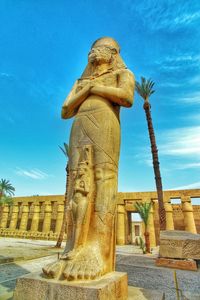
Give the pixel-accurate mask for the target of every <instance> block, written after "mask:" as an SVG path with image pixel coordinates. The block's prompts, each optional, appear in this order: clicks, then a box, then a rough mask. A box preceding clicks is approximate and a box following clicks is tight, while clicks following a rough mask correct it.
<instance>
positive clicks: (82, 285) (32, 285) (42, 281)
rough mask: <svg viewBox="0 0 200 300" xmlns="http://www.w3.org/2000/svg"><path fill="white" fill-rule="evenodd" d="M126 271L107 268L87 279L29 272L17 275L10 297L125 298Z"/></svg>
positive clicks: (36, 299)
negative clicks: (70, 278) (69, 279)
mask: <svg viewBox="0 0 200 300" xmlns="http://www.w3.org/2000/svg"><path fill="white" fill-rule="evenodd" d="M127 297H128V281H127V274H126V273H121V272H111V273H108V274H106V275H105V276H102V277H101V278H100V279H96V280H90V281H73V282H72V281H66V280H63V281H61V280H55V279H46V278H44V277H42V276H41V275H40V274H29V275H27V276H24V277H22V278H19V279H17V284H16V288H15V291H14V297H13V300H27V299H28V300H45V299H48V300H66V299H70V300H108V299H109V300H127Z"/></svg>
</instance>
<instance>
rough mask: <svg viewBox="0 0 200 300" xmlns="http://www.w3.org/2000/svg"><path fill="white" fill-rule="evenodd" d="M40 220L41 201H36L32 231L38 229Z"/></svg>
mask: <svg viewBox="0 0 200 300" xmlns="http://www.w3.org/2000/svg"><path fill="white" fill-rule="evenodd" d="M39 220H40V205H39V203H34V206H33V217H32V221H31V231H38V226H39Z"/></svg>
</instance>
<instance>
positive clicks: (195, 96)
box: [176, 92, 200, 104]
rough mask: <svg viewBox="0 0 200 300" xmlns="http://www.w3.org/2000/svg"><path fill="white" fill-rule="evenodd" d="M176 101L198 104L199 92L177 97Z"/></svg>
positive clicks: (199, 99)
mask: <svg viewBox="0 0 200 300" xmlns="http://www.w3.org/2000/svg"><path fill="white" fill-rule="evenodd" d="M176 101H177V102H181V103H183V104H200V92H196V93H193V94H191V95H188V96H186V97H182V98H179V99H177V100H176Z"/></svg>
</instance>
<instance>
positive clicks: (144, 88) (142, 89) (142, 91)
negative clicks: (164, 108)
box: [136, 77, 166, 230]
mask: <svg viewBox="0 0 200 300" xmlns="http://www.w3.org/2000/svg"><path fill="white" fill-rule="evenodd" d="M154 84H155V83H154V82H153V81H152V80H151V79H148V80H146V79H145V78H144V77H141V84H140V83H139V82H137V81H136V91H137V92H138V94H139V95H140V96H141V97H142V98H143V99H144V105H143V108H144V110H145V114H146V119H147V125H148V130H149V138H150V143H151V153H152V159H153V168H154V174H155V181H156V189H157V194H158V206H159V223H160V230H165V229H166V213H165V209H164V203H163V188H162V179H161V174H160V167H159V160H158V149H157V145H156V139H155V134H154V128H153V122H152V118H151V104H150V103H149V98H150V96H151V95H152V94H153V93H154V92H155V90H153V87H154Z"/></svg>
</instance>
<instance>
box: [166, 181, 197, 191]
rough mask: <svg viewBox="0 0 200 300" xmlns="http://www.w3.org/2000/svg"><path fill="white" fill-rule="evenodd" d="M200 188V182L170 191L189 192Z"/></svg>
mask: <svg viewBox="0 0 200 300" xmlns="http://www.w3.org/2000/svg"><path fill="white" fill-rule="evenodd" d="M199 188H200V181H198V182H194V183H190V184H188V185H183V186H178V187H174V188H173V189H170V190H188V189H199Z"/></svg>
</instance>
